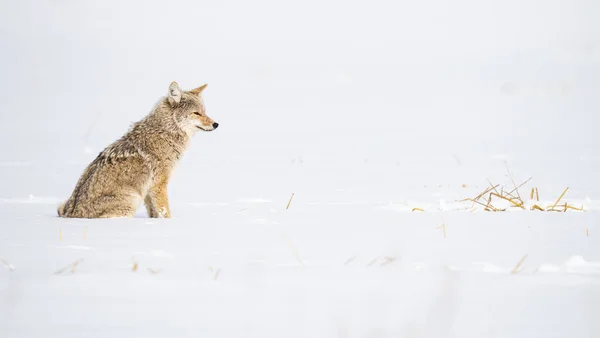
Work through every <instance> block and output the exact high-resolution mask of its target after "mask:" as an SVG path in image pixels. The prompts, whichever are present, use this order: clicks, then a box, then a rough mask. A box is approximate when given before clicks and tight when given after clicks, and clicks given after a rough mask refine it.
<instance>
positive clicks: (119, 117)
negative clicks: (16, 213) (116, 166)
mask: <svg viewBox="0 0 600 338" xmlns="http://www.w3.org/2000/svg"><path fill="white" fill-rule="evenodd" d="M0 13H1V14H0V40H1V41H2V44H1V53H0V73H1V74H2V81H1V82H0V86H1V88H0V112H1V115H0V119H1V120H0V142H2V144H3V146H2V157H3V158H4V159H5V160H6V161H15V162H19V161H21V162H22V161H33V160H34V159H37V160H40V161H42V160H43V161H45V162H46V163H54V162H57V161H58V162H61V163H64V162H65V161H67V162H68V161H81V164H80V165H79V166H78V167H77V168H74V171H73V175H76V174H77V173H78V172H80V171H81V170H82V169H83V164H84V162H86V161H88V160H89V159H90V158H91V157H92V156H93V155H94V154H96V153H97V152H99V151H101V150H102V148H103V147H105V146H106V145H107V144H108V143H110V142H112V141H113V140H114V139H116V138H117V137H119V136H120V135H121V134H123V132H124V131H126V129H127V128H128V126H129V124H130V123H132V122H134V121H137V120H139V119H140V118H142V117H143V116H144V115H145V114H147V113H148V112H149V111H150V109H151V108H152V106H153V105H154V103H155V102H156V101H157V100H158V99H159V97H160V96H162V95H164V94H165V93H166V89H167V87H168V84H169V83H170V81H173V80H175V81H177V82H179V84H180V85H181V86H182V87H183V88H188V89H190V88H193V87H196V86H199V85H201V84H203V83H208V84H209V87H208V90H207V91H205V94H204V96H205V103H206V105H207V107H208V112H209V115H210V116H211V117H213V118H214V119H215V120H217V121H218V122H219V123H220V124H221V128H220V129H219V130H218V132H216V133H212V134H210V135H208V134H206V135H200V136H199V137H198V139H201V141H199V140H197V141H196V142H195V144H194V145H193V146H192V147H191V149H190V153H188V155H187V156H186V161H189V162H191V163H199V162H198V161H202V160H204V161H225V160H227V159H229V160H234V159H237V160H238V161H240V162H239V163H238V165H239V166H241V167H244V166H251V167H252V166H260V165H263V164H267V163H272V162H278V163H279V162H281V163H289V162H290V161H291V159H293V158H298V157H302V158H303V159H304V160H306V161H308V162H309V163H310V161H311V159H313V160H315V161H322V162H323V161H333V162H334V163H341V162H340V161H344V160H347V161H350V162H352V161H357V162H358V163H362V162H363V161H365V162H366V161H380V162H381V161H383V162H388V163H391V164H394V163H398V162H402V161H406V160H407V159H413V160H414V161H424V160H425V159H429V160H431V158H433V157H435V156H441V157H443V158H446V159H449V160H450V162H449V163H450V164H453V163H454V159H453V158H452V157H451V155H452V154H455V155H456V156H458V158H459V159H460V160H462V163H463V164H469V163H473V164H474V165H481V163H482V162H477V161H480V160H482V159H487V158H489V157H493V156H500V157H503V156H511V158H510V159H511V160H514V159H515V158H518V156H521V160H523V161H530V162H531V163H529V164H528V165H527V166H526V172H525V173H523V175H530V174H531V175H535V174H538V177H539V175H541V174H542V173H543V172H544V171H545V170H547V169H549V170H553V169H552V167H554V164H553V163H550V162H552V161H561V162H568V163H573V165H575V164H577V165H580V164H581V165H583V168H580V170H578V171H574V170H573V171H570V170H568V169H569V167H567V168H566V169H565V167H564V166H563V167H562V169H561V171H557V172H555V173H553V174H552V175H554V176H556V175H564V176H568V175H573V174H575V173H576V172H580V171H581V170H586V169H585V163H580V162H578V161H584V160H589V159H590V158H593V157H594V156H595V149H596V147H597V146H599V145H600V142H599V141H600V138H599V137H598V135H597V133H596V130H595V129H596V124H597V122H596V121H597V120H596V117H595V112H596V110H597V109H598V107H599V106H600V104H599V103H598V100H597V99H596V97H597V94H596V91H597V89H598V88H599V84H600V82H599V81H600V80H599V79H600V64H599V63H598V61H600V24H598V21H597V18H598V17H599V15H600V3H598V2H596V1H592V0H588V1H574V0H551V1H532V0H525V1H522V0H508V1H482V0H456V1H444V0H429V1H420V2H413V1H371V2H364V1H360V2H358V1H313V0H308V1H302V2H282V1H266V0H258V1H241V0H233V1H231V0H229V1H171V2H166V1H128V2H122V1H112V0H109V1H69V0H53V1H27V0H25V1H19V2H9V1H2V2H1V3H0ZM86 152H87V153H86ZM86 154H87V155H86ZM507 154H508V155H507ZM469 159H472V161H471V162H469ZM473 161H475V162H473ZM548 161H550V162H548ZM517 165H518V164H517ZM536 165H538V166H539V167H535V166H536ZM434 170H435V169H434ZM438 170H439V168H438ZM502 170H504V168H503V167H502ZM554 170H557V169H554ZM588 170H589V174H590V178H591V177H592V176H591V175H592V171H594V170H592V168H589V169H588ZM74 179H75V178H73V180H74ZM73 184H74V183H73ZM69 189H70V187H69ZM66 190H67V189H66V188H65V189H64V190H62V189H61V193H66Z"/></svg>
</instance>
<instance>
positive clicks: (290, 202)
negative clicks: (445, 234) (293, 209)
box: [285, 193, 294, 210]
mask: <svg viewBox="0 0 600 338" xmlns="http://www.w3.org/2000/svg"><path fill="white" fill-rule="evenodd" d="M292 198H294V193H292V196H290V200H289V201H288V204H287V206H286V207H285V210H287V209H289V207H290V204H292Z"/></svg>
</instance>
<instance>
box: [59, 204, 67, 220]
mask: <svg viewBox="0 0 600 338" xmlns="http://www.w3.org/2000/svg"><path fill="white" fill-rule="evenodd" d="M65 204H67V202H66V201H65V202H62V203H61V204H60V205H59V206H58V210H57V211H58V216H59V217H63V216H64V214H65Z"/></svg>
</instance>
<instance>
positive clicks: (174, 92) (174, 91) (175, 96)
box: [167, 81, 181, 106]
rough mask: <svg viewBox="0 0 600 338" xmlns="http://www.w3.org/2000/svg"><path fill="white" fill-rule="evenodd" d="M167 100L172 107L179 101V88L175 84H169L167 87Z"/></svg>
mask: <svg viewBox="0 0 600 338" xmlns="http://www.w3.org/2000/svg"><path fill="white" fill-rule="evenodd" d="M167 98H168V99H169V103H170V104H171V105H172V106H174V105H176V104H178V103H179V102H180V101H181V88H179V85H178V84H177V82H175V81H173V82H171V85H170V86H169V93H168V94H167Z"/></svg>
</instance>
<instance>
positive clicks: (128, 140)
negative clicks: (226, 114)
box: [58, 82, 218, 218]
mask: <svg viewBox="0 0 600 338" xmlns="http://www.w3.org/2000/svg"><path fill="white" fill-rule="evenodd" d="M205 88H206V85H203V86H201V87H198V88H195V89H192V90H190V91H187V92H184V91H182V90H181V89H180V88H179V85H177V83H176V82H172V83H171V85H170V86H169V91H168V94H167V96H166V97H164V98H162V99H161V100H160V101H159V102H158V104H157V105H156V106H155V107H154V109H153V110H152V112H150V114H148V116H146V117H145V118H144V119H142V120H141V121H139V122H136V123H135V124H134V125H133V126H132V127H131V129H130V130H129V131H128V132H127V133H126V134H125V135H123V136H122V137H121V138H120V139H119V140H117V141H115V142H114V143H112V144H111V145H109V146H108V147H107V148H106V149H104V150H103V151H102V152H101V153H100V154H99V155H98V156H97V157H96V159H94V160H93V161H92V163H90V164H89V165H88V167H87V168H86V169H85V171H84V172H83V174H82V175H81V177H80V178H79V181H78V182H77V185H76V186H75V189H74V191H73V193H72V194H71V197H70V198H69V199H68V200H67V201H65V202H64V203H62V204H61V205H60V206H59V207H58V215H59V216H61V217H72V218H110V217H133V216H134V214H135V212H136V210H137V209H138V207H139V206H140V205H141V203H144V204H145V206H146V210H147V212H148V216H149V217H153V218H157V217H164V218H170V217H171V210H170V208H169V199H168V196H167V185H168V183H169V178H170V177H171V173H172V172H173V168H174V167H175V165H176V164H177V162H178V161H179V159H180V157H181V155H182V154H183V153H184V151H185V150H186V149H187V147H188V144H189V141H190V139H191V137H192V136H193V135H194V134H195V133H196V132H197V131H200V130H203V131H212V130H214V129H215V128H217V127H218V124H217V123H215V122H214V121H213V120H212V119H211V118H210V117H208V116H207V115H206V109H205V107H204V104H203V102H202V98H201V96H200V94H201V92H202V90H204V89H205Z"/></svg>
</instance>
